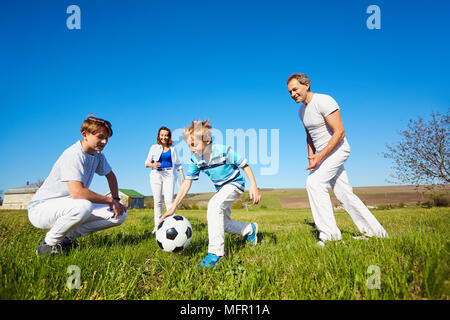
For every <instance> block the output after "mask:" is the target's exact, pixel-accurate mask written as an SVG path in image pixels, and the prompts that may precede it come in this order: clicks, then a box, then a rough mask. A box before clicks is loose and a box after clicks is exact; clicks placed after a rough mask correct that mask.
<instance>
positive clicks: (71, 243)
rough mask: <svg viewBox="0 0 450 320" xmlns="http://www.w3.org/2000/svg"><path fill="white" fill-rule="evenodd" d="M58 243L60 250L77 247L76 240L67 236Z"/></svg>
mask: <svg viewBox="0 0 450 320" xmlns="http://www.w3.org/2000/svg"><path fill="white" fill-rule="evenodd" d="M59 244H60V245H61V247H62V250H66V249H68V250H70V249H76V248H77V247H78V242H77V240H71V239H69V238H67V237H65V238H64V239H63V240H62V241H61V242H60V243H59Z"/></svg>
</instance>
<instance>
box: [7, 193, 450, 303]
mask: <svg viewBox="0 0 450 320" xmlns="http://www.w3.org/2000/svg"><path fill="white" fill-rule="evenodd" d="M270 201H272V200H270ZM178 213H179V214H182V215H184V216H186V217H187V218H188V219H189V220H190V222H191V224H192V226H193V229H194V235H193V240H192V242H191V244H190V246H189V247H188V248H186V249H185V250H184V251H183V252H181V253H179V254H170V253H166V252H164V251H162V250H161V249H159V247H158V245H157V244H156V241H155V238H154V236H153V235H152V234H151V230H152V228H153V226H152V221H153V217H152V212H151V211H148V210H132V211H130V212H129V216H128V219H127V221H126V222H125V223H124V224H123V225H122V226H120V227H118V228H114V229H109V230H106V231H103V232H99V233H96V234H94V235H91V236H88V237H85V238H82V239H80V241H79V242H80V247H79V248H77V249H76V250H75V251H73V252H71V253H69V254H67V255H62V256H59V257H56V258H54V259H53V258H50V257H38V256H36V255H35V250H36V248H37V246H38V244H39V243H40V241H42V239H43V237H44V235H45V231H43V230H38V229H36V228H34V227H32V226H31V225H30V223H29V222H28V220H27V215H26V212H25V211H0V275H1V277H0V299H170V300H171V299H250V300H259V299H271V300H279V299H449V297H450V285H449V275H450V254H449V253H450V252H449V251H450V246H449V240H450V231H449V225H450V210H449V209H448V208H432V209H424V208H416V207H412V208H402V209H394V210H384V211H377V210H375V211H374V214H375V215H376V217H377V218H378V219H379V221H380V222H381V223H382V225H383V226H384V227H385V228H386V230H387V231H388V233H389V235H390V238H389V239H383V240H381V239H370V240H369V241H364V240H354V239H353V236H354V235H357V234H358V233H357V230H356V227H355V226H354V224H353V223H352V221H351V219H350V218H349V216H348V215H347V214H346V213H344V212H338V213H336V219H337V223H338V225H339V227H340V229H341V231H342V232H343V241H339V242H336V243H329V244H327V245H326V247H325V248H324V249H321V248H319V247H316V246H315V243H316V242H317V233H316V230H315V228H314V224H313V220H312V217H311V212H310V211H309V210H308V209H305V210H286V209H273V208H271V209H261V208H250V209H249V211H246V210H245V209H240V210H233V212H232V217H233V219H235V220H238V221H243V222H252V221H256V222H258V223H259V225H260V237H259V238H260V243H259V244H258V245H257V246H256V247H250V246H248V245H247V244H246V242H245V240H244V239H243V238H241V237H239V236H235V235H227V236H226V256H227V260H226V261H225V263H224V264H223V265H221V266H219V267H217V268H215V269H213V270H199V269H198V268H197V264H198V263H199V262H200V261H201V260H202V259H203V258H204V256H205V255H206V253H207V245H208V239H207V225H206V217H205V216H206V214H205V211H204V210H188V211H182V210H180V211H178ZM71 265H76V266H78V267H79V269H80V271H81V274H80V277H81V287H80V288H79V289H72V290H69V289H68V287H67V280H68V278H69V276H70V275H69V274H68V273H67V268H68V267H69V266H71ZM373 268H375V269H376V268H378V269H377V270H379V271H380V273H379V274H377V276H378V275H379V278H373V276H374V275H375V274H373V273H372V272H373V271H372V270H374V269H373ZM374 279H375V280H376V279H379V284H380V286H379V288H378V289H377V288H374V287H373V284H376V281H375V282H374V281H373V280H374ZM368 281H369V282H368ZM368 284H369V285H368ZM370 284H372V287H371V286H370Z"/></svg>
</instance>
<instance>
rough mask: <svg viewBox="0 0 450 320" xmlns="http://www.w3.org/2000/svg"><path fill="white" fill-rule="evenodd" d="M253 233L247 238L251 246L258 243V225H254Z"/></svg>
mask: <svg viewBox="0 0 450 320" xmlns="http://www.w3.org/2000/svg"><path fill="white" fill-rule="evenodd" d="M252 230H253V232H252V233H251V234H249V235H248V236H247V242H248V243H250V244H251V245H253V246H254V245H256V244H257V243H258V224H257V223H256V222H255V223H252Z"/></svg>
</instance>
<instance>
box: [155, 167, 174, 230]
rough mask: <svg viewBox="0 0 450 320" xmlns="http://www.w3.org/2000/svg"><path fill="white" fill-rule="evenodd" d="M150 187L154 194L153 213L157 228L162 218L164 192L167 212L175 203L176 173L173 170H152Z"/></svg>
mask: <svg viewBox="0 0 450 320" xmlns="http://www.w3.org/2000/svg"><path fill="white" fill-rule="evenodd" d="M150 187H151V188H152V193H153V212H154V216H153V218H154V221H155V226H157V224H158V221H159V219H161V216H162V201H163V200H162V199H163V195H162V194H163V192H164V202H165V204H166V210H169V209H170V207H171V206H172V202H173V194H174V189H175V173H174V171H173V170H163V171H158V170H152V171H151V172H150Z"/></svg>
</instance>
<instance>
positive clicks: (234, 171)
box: [185, 143, 247, 191]
mask: <svg viewBox="0 0 450 320" xmlns="http://www.w3.org/2000/svg"><path fill="white" fill-rule="evenodd" d="M211 148H212V150H211V152H212V154H211V161H210V162H209V163H206V161H205V160H203V158H202V157H197V156H196V155H195V154H192V156H191V162H190V163H189V167H188V170H187V173H186V176H185V178H186V179H188V180H198V176H199V174H200V172H204V173H205V174H206V175H207V176H208V177H209V178H210V179H211V181H212V182H213V184H214V186H215V187H216V191H219V190H220V189H221V188H222V187H223V186H224V185H226V184H228V183H231V184H233V185H235V186H236V187H237V188H239V190H241V191H244V190H245V180H244V177H243V176H242V175H241V173H240V170H239V168H243V167H244V166H245V165H247V159H246V158H244V157H241V156H240V155H238V154H237V153H236V152H234V150H233V149H231V147H227V146H224V145H221V144H215V143H213V144H212V146H211Z"/></svg>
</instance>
